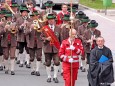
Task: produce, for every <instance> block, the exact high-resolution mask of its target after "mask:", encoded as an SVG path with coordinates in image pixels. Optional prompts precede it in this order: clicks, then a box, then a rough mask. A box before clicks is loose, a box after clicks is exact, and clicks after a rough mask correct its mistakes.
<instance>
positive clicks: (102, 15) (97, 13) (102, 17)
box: [87, 10, 115, 23]
mask: <svg viewBox="0 0 115 86" xmlns="http://www.w3.org/2000/svg"><path fill="white" fill-rule="evenodd" d="M87 11H89V12H92V11H90V10H87ZM92 13H93V15H97V16H100V17H102V18H104V19H106V20H109V21H111V22H114V23H115V21H114V20H112V19H109V18H107V17H105V16H103V15H100V14H98V13H95V12H92ZM92 13H91V14H90V15H92Z"/></svg>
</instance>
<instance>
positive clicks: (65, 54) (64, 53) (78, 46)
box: [59, 38, 84, 68]
mask: <svg viewBox="0 0 115 86" xmlns="http://www.w3.org/2000/svg"><path fill="white" fill-rule="evenodd" d="M73 46H74V47H75V49H74V50H72V58H73V59H74V62H73V63H72V64H73V65H72V67H73V68H74V67H79V57H78V55H80V54H81V53H82V54H83V53H84V50H83V45H82V42H81V40H80V39H78V38H76V39H75V41H74V43H73ZM69 48H70V42H69V39H66V40H63V41H62V44H61V47H60V50H59V56H60V58H61V59H62V60H63V67H64V66H65V67H71V65H70V64H71V63H69V59H70V58H71V50H70V49H69Z"/></svg>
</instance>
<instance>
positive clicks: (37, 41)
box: [26, 11, 42, 76]
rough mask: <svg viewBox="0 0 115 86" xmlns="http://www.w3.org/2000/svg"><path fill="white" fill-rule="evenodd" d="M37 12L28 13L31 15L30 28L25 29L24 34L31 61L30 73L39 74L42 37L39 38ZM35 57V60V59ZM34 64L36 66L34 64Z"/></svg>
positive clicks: (39, 26)
mask: <svg viewBox="0 0 115 86" xmlns="http://www.w3.org/2000/svg"><path fill="white" fill-rule="evenodd" d="M38 15H39V14H38V12H37V11H33V13H32V14H31V15H30V16H31V17H32V22H31V23H30V25H31V26H30V29H27V32H26V35H27V36H28V37H29V42H28V43H27V47H28V48H29V53H30V62H31V68H32V71H31V75H36V76H40V72H39V68H40V63H41V59H42V39H41V28H42V25H41V24H40V22H38ZM35 57H36V59H37V61H35ZM35 64H36V66H35Z"/></svg>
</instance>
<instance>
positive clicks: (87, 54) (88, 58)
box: [86, 53, 90, 64]
mask: <svg viewBox="0 0 115 86" xmlns="http://www.w3.org/2000/svg"><path fill="white" fill-rule="evenodd" d="M86 59H87V64H89V63H90V53H86Z"/></svg>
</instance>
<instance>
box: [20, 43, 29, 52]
mask: <svg viewBox="0 0 115 86" xmlns="http://www.w3.org/2000/svg"><path fill="white" fill-rule="evenodd" d="M18 44H19V53H20V54H22V53H23V52H24V47H25V50H26V52H27V54H29V49H28V47H27V43H26V42H18Z"/></svg>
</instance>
